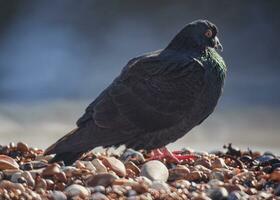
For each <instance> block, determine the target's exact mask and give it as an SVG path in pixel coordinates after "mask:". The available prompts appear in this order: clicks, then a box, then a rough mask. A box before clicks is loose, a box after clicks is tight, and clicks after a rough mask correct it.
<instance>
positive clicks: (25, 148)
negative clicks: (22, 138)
mask: <svg viewBox="0 0 280 200" xmlns="http://www.w3.org/2000/svg"><path fill="white" fill-rule="evenodd" d="M17 150H18V151H20V152H22V153H26V152H28V150H29V147H28V146H27V144H25V143H22V142H19V143H17Z"/></svg>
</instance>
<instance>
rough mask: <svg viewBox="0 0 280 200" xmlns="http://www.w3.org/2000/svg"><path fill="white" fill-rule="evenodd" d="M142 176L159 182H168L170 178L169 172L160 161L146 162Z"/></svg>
mask: <svg viewBox="0 0 280 200" xmlns="http://www.w3.org/2000/svg"><path fill="white" fill-rule="evenodd" d="M140 175H141V176H145V177H147V178H149V179H150V180H152V181H155V180H158V181H163V182H166V181H167V179H168V176H169V172H168V169H167V168H166V166H165V165H164V164H163V163H162V162H160V161H158V160H152V161H148V162H146V163H145V164H144V165H143V166H142V168H141V173H140Z"/></svg>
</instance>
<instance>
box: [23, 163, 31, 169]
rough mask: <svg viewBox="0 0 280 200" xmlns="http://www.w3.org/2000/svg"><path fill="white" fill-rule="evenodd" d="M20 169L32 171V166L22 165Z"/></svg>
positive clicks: (29, 164)
mask: <svg viewBox="0 0 280 200" xmlns="http://www.w3.org/2000/svg"><path fill="white" fill-rule="evenodd" d="M20 169H22V170H32V169H33V166H32V164H31V163H24V164H22V165H20Z"/></svg>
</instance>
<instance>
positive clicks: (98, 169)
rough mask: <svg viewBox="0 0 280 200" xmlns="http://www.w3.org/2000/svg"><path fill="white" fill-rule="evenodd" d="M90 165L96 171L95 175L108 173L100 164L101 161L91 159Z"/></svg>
mask: <svg viewBox="0 0 280 200" xmlns="http://www.w3.org/2000/svg"><path fill="white" fill-rule="evenodd" d="M91 163H92V165H93V166H94V167H95V169H96V173H106V172H108V170H107V168H106V166H105V165H103V163H102V162H101V160H99V159H93V160H92V161H91Z"/></svg>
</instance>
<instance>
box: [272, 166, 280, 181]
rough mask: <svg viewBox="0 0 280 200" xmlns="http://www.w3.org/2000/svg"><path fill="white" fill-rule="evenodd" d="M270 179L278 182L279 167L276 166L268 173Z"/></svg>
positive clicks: (279, 176)
mask: <svg viewBox="0 0 280 200" xmlns="http://www.w3.org/2000/svg"><path fill="white" fill-rule="evenodd" d="M270 180H272V181H276V182H280V168H279V167H278V168H276V169H275V170H274V171H273V172H272V173H271V174H270Z"/></svg>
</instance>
